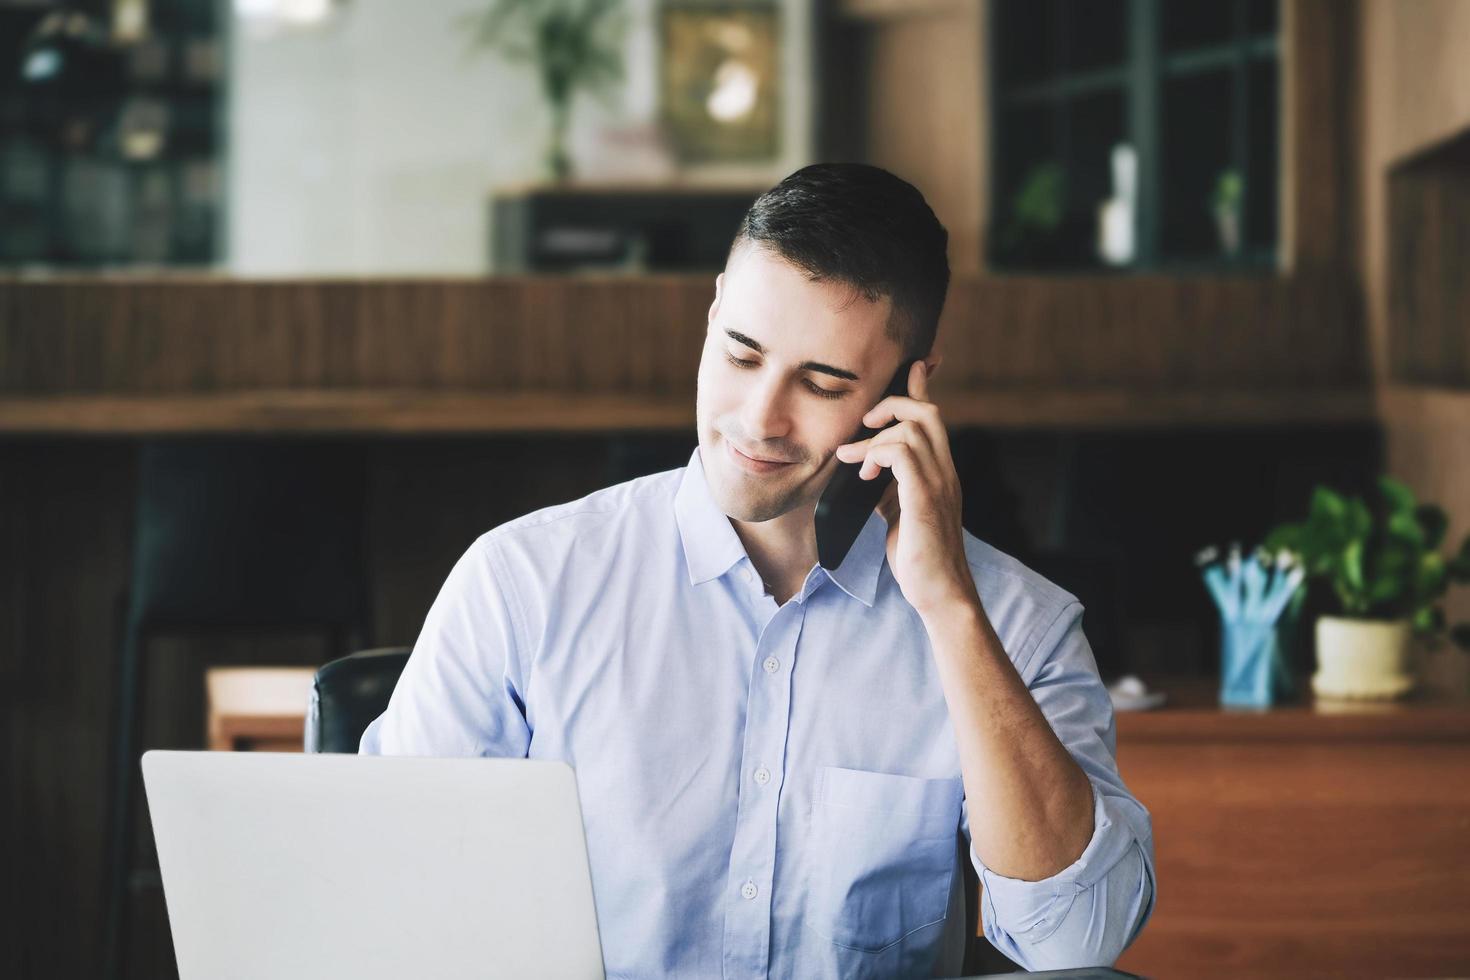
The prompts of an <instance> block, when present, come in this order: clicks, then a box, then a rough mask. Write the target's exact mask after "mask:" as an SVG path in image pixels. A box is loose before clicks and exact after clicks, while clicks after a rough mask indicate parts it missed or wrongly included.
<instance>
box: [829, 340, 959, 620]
mask: <svg viewBox="0 0 1470 980" xmlns="http://www.w3.org/2000/svg"><path fill="white" fill-rule="evenodd" d="M926 371H927V369H926V367H925V365H924V362H923V361H916V362H915V363H914V364H913V365H912V366H911V367H910V368H909V395H908V397H907V398H905V397H902V396H896V395H895V396H890V397H888V398H885V399H883V400H882V401H881V402H879V403H878V404H877V405H874V406H873V408H872V409H871V410H870V411H869V412H868V414H867V415H865V416H864V417H863V424H864V425H866V426H867V427H868V428H870V429H876V428H878V427H879V426H883V425H887V424H888V423H889V422H890V421H892V420H894V419H897V420H898V422H897V424H895V425H891V426H889V427H888V428H886V429H884V430H883V431H882V432H880V433H878V434H877V435H876V436H873V437H872V438H870V439H863V440H860V441H858V442H850V443H845V444H844V445H841V446H838V447H837V458H838V459H840V460H842V461H843V462H845V463H855V462H857V461H858V460H862V461H863V465H862V469H861V470H860V471H859V475H860V476H861V477H862V478H863V479H865V480H870V479H872V478H873V477H875V476H877V475H878V471H879V469H880V468H881V467H885V466H886V467H889V468H891V469H892V470H893V476H894V481H893V484H892V485H891V486H889V488H888V490H887V491H886V492H885V493H884V494H883V499H882V500H881V501H880V502H879V503H878V511H879V513H881V514H882V515H883V519H884V520H885V521H887V522H888V565H889V567H890V568H891V569H892V570H893V577H894V579H895V580H897V582H898V587H899V589H900V590H902V592H903V596H904V598H905V599H906V600H908V603H909V605H911V606H913V607H914V609H915V610H916V611H917V612H918V613H919V614H920V616H925V615H927V614H928V613H930V612H932V611H938V610H940V609H942V608H944V607H945V606H946V605H947V604H949V603H953V602H954V601H956V600H958V601H961V602H967V603H975V602H977V601H978V596H977V594H976V591H975V580H974V578H973V577H972V576H971V574H970V566H969V563H968V562H967V561H966V559H965V541H964V535H963V532H962V530H961V527H960V514H961V502H962V501H961V495H960V480H959V475H958V474H957V473H956V472H955V468H954V459H953V458H952V457H951V456H950V452H949V434H948V433H947V432H945V430H944V423H943V422H942V421H941V420H940V418H939V407H938V406H937V405H935V404H934V403H933V402H931V401H929V379H928V376H927V373H926Z"/></svg>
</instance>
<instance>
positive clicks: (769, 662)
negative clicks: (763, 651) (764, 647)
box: [761, 657, 781, 674]
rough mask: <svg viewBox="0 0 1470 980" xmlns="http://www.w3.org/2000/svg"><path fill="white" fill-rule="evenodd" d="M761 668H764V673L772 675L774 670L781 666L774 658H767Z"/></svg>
mask: <svg viewBox="0 0 1470 980" xmlns="http://www.w3.org/2000/svg"><path fill="white" fill-rule="evenodd" d="M761 666H762V667H764V668H766V673H768V674H774V673H775V672H776V670H777V669H778V668H779V667H780V666H781V661H779V660H777V659H776V658H775V657H767V658H766V659H765V662H764V663H762V664H761Z"/></svg>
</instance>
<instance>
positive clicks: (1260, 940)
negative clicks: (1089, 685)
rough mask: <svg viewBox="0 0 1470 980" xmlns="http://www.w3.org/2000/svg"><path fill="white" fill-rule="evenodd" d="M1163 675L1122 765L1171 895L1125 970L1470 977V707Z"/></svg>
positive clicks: (1162, 891)
mask: <svg viewBox="0 0 1470 980" xmlns="http://www.w3.org/2000/svg"><path fill="white" fill-rule="evenodd" d="M1151 686H1155V687H1159V688H1160V689H1163V690H1166V691H1168V692H1169V696H1170V703H1169V705H1167V706H1166V707H1165V708H1162V709H1160V710H1158V711H1153V712H1141V713H1139V712H1134V713H1129V712H1119V713H1118V717H1117V725H1118V761H1119V766H1120V769H1121V771H1122V774H1123V778H1124V780H1125V781H1126V782H1127V784H1128V787H1129V789H1131V790H1132V791H1133V793H1134V794H1135V795H1136V796H1137V797H1138V799H1139V800H1140V801H1141V802H1142V803H1143V805H1144V806H1146V807H1148V809H1149V811H1150V813H1151V814H1152V817H1153V827H1154V845H1155V857H1156V861H1157V871H1158V880H1159V889H1158V905H1157V907H1156V908H1155V910H1154V916H1153V919H1152V920H1151V921H1150V922H1149V924H1148V925H1147V926H1146V927H1145V928H1144V931H1143V933H1142V935H1140V936H1139V938H1138V940H1137V941H1136V942H1135V943H1134V945H1133V946H1132V947H1131V948H1130V949H1129V950H1128V951H1127V952H1126V953H1124V955H1123V957H1122V958H1121V959H1120V960H1119V961H1118V964H1117V965H1118V967H1119V969H1123V970H1128V971H1131V972H1134V973H1140V974H1143V975H1146V976H1155V977H1183V976H1188V977H1209V976H1232V977H1239V976H1250V977H1274V976H1280V977H1304V976H1375V977H1382V976H1435V975H1438V976H1447V975H1464V974H1465V973H1467V972H1470V857H1467V855H1470V705H1467V704H1466V703H1465V702H1447V701H1406V702H1402V703H1398V704H1388V705H1371V706H1369V705H1364V706H1353V705H1342V706H1336V707H1333V706H1329V705H1320V706H1313V705H1310V704H1306V705H1293V706H1288V707H1281V708H1276V709H1272V710H1269V711H1264V712H1252V711H1235V710H1231V711H1226V710H1222V709H1220V708H1219V707H1218V706H1217V705H1216V703H1215V698H1216V694H1217V691H1216V687H1215V685H1214V683H1213V682H1211V681H1200V680H1191V681H1185V682H1179V683H1174V684H1170V683H1167V682H1161V683H1158V684H1151ZM1298 689H1299V690H1304V689H1306V688H1305V686H1304V684H1303V685H1302V686H1299V688H1298Z"/></svg>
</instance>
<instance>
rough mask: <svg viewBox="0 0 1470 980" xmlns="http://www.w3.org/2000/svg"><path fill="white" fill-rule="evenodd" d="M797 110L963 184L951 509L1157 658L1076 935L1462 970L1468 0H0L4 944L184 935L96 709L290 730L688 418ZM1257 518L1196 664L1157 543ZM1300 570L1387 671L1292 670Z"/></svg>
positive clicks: (936, 183)
mask: <svg viewBox="0 0 1470 980" xmlns="http://www.w3.org/2000/svg"><path fill="white" fill-rule="evenodd" d="M823 160H852V161H862V162H868V163H873V164H877V165H879V166H883V167H886V168H888V169H890V170H892V171H893V172H895V173H897V174H898V175H900V176H902V177H904V178H905V179H907V180H909V181H910V182H912V183H914V184H915V185H916V186H917V187H918V188H919V189H920V190H921V191H922V192H923V193H924V195H925V196H926V198H927V199H928V201H929V202H930V204H931V205H932V206H933V207H934V209H935V211H936V213H937V214H938V216H939V218H940V220H941V221H942V222H943V223H944V224H945V225H946V227H947V228H948V230H949V233H950V262H951V266H952V268H953V271H954V282H953V285H952V287H951V291H950V295H949V299H948V302H947V305H946V309H945V313H944V318H943V321H942V325H941V329H940V334H939V340H938V349H939V351H940V352H941V353H942V354H943V355H944V357H945V367H944V369H943V370H942V371H941V372H940V374H939V375H938V377H937V378H936V381H935V389H936V400H937V401H939V403H940V405H941V408H942V410H943V412H944V415H945V418H946V420H947V423H948V425H949V428H950V432H951V439H952V442H953V445H954V451H955V457H956V461H957V464H958V466H959V469H960V476H961V480H962V482H963V485H964V488H965V494H966V499H965V525H966V527H967V528H968V529H969V530H970V531H971V532H972V533H974V534H976V535H978V536H980V537H981V538H983V539H985V540H987V541H989V542H990V543H992V544H994V545H995V546H996V547H998V548H1000V549H1002V550H1003V551H1007V552H1009V553H1011V554H1013V555H1015V556H1017V557H1018V558H1020V559H1021V560H1023V561H1025V562H1026V563H1027V564H1029V565H1031V566H1032V567H1034V568H1036V569H1038V570H1039V571H1041V572H1043V573H1044V574H1046V575H1048V576H1049V577H1051V578H1052V579H1054V580H1055V581H1057V582H1058V583H1060V584H1061V585H1063V586H1064V587H1066V588H1067V589H1069V590H1071V591H1072V592H1074V593H1075V594H1076V595H1077V596H1078V597H1079V598H1080V599H1082V601H1083V602H1084V604H1085V606H1086V609H1087V612H1086V617H1085V628H1086V631H1087V634H1088V637H1089V639H1090V640H1091V643H1092V646H1093V649H1094V651H1095V654H1096V656H1097V660H1098V666H1099V670H1100V672H1101V674H1102V675H1103V678H1104V680H1105V681H1108V682H1109V683H1110V684H1115V683H1116V682H1119V681H1123V680H1125V679H1128V678H1135V679H1140V680H1141V682H1142V683H1143V684H1144V685H1145V686H1146V688H1147V690H1148V691H1149V692H1153V693H1154V694H1156V695H1157V694H1162V695H1163V696H1164V697H1163V702H1162V704H1161V705H1159V704H1158V701H1159V698H1158V697H1157V696H1155V697H1154V698H1152V699H1149V698H1146V697H1145V698H1138V697H1134V699H1133V701H1132V702H1130V701H1129V700H1128V699H1127V691H1129V690H1135V688H1136V685H1134V684H1132V682H1130V683H1128V684H1124V685H1122V687H1120V688H1119V690H1120V691H1121V692H1122V693H1121V694H1120V696H1119V697H1118V698H1117V699H1115V703H1116V704H1118V706H1119V709H1120V710H1119V712H1118V720H1117V727H1118V740H1119V761H1120V766H1121V768H1122V772H1123V776H1124V778H1125V780H1127V781H1128V783H1129V785H1130V787H1132V788H1133V789H1134V791H1135V793H1136V794H1137V795H1138V796H1139V798H1140V800H1141V801H1142V802H1143V803H1144V804H1145V805H1146V806H1148V807H1149V808H1150V810H1151V811H1152V812H1153V814H1154V819H1155V833H1156V837H1157V845H1156V846H1157V852H1158V860H1159V865H1158V868H1159V880H1160V898H1159V904H1158V909H1157V911H1156V913H1155V918H1154V920H1153V922H1152V923H1151V924H1150V925H1149V927H1148V928H1147V929H1146V930H1145V932H1144V934H1143V936H1142V937H1141V938H1140V939H1139V940H1138V942H1137V943H1136V944H1135V946H1134V947H1133V948H1132V949H1130V950H1129V951H1128V953H1126V954H1125V956H1124V958H1123V959H1122V960H1121V961H1120V962H1119V966H1120V967H1121V968H1124V969H1129V970H1134V971H1136V972H1139V973H1144V974H1150V975H1157V976H1172V975H1184V974H1188V975H1196V976H1203V975H1225V974H1227V973H1235V974H1239V973H1248V974H1251V975H1260V976H1268V975H1281V976H1304V975H1317V974H1320V975H1334V976H1345V975H1363V976H1448V975H1466V974H1470V942H1467V939H1466V933H1465V930H1464V922H1465V921H1466V916H1467V914H1470V863H1467V862H1466V860H1465V858H1464V857H1463V853H1464V850H1465V849H1464V841H1465V839H1466V832H1467V831H1470V809H1467V804H1470V789H1467V788H1466V787H1465V781H1464V778H1463V774H1464V772H1465V771H1466V770H1467V764H1470V710H1467V709H1466V707H1465V701H1466V698H1467V696H1470V669H1467V664H1470V656H1467V655H1466V654H1465V653H1464V652H1462V651H1461V650H1460V649H1458V648H1457V646H1456V645H1455V644H1454V643H1453V642H1452V641H1451V638H1452V636H1454V635H1455V634H1454V633H1453V629H1454V627H1455V624H1458V623H1463V622H1464V621H1465V620H1467V619H1470V597H1467V594H1470V589H1466V588H1464V586H1463V584H1461V582H1460V581H1459V580H1458V579H1457V575H1458V574H1459V573H1460V571H1461V570H1462V569H1463V570H1465V574H1466V578H1470V542H1466V544H1464V545H1462V544H1461V542H1462V540H1463V539H1465V538H1466V535H1467V532H1470V276H1467V275H1466V272H1467V270H1470V239H1467V235H1466V229H1467V228H1470V0H989V2H985V0H720V2H713V0H622V2H618V0H500V2H491V0H416V2H413V3H409V2H401V0H233V2H228V0H76V2H63V0H0V636H3V638H4V642H3V643H0V699H3V704H4V711H3V724H4V726H5V736H6V737H5V739H4V750H3V751H4V753H5V755H4V757H3V758H4V762H5V765H4V768H3V770H0V778H3V779H4V784H5V785H4V790H3V793H0V795H3V798H4V801H5V802H4V813H5V816H6V820H7V825H6V827H5V831H4V834H3V846H4V847H5V849H6V851H5V860H4V862H3V864H4V866H5V867H6V868H7V869H8V870H9V872H10V873H9V874H7V875H6V876H5V878H6V880H5V885H4V887H5V888H6V889H7V892H8V899H9V900H8V901H7V902H6V905H7V906H8V907H9V908H11V909H13V910H16V911H15V912H14V913H13V914H12V915H9V916H6V917H3V922H4V924H3V930H4V931H3V932H0V949H3V950H5V951H6V952H5V953H3V954H0V962H3V959H6V958H8V959H12V960H13V962H14V964H15V966H16V968H17V969H16V970H14V971H10V972H12V973H13V974H14V975H21V976H37V977H40V976H77V977H90V976H97V975H104V974H105V975H110V976H122V975H127V976H148V977H151V976H170V975H173V971H174V965H173V954H172V948H171V945H170V939H169V933H168V927H167V918H166V911H165V907H164V903H163V898H162V892H161V889H160V887H159V879H158V872H157V866H156V858H155V857H154V856H153V854H152V841H151V834H150V832H149V829H148V826H147V821H146V813H145V812H144V809H143V806H142V802H141V799H140V791H141V787H140V786H138V785H137V779H136V765H135V764H132V762H130V760H135V759H136V755H137V752H140V751H142V750H143V749H146V748H152V747H184V748H190V747H192V748H202V747H206V746H209V747H216V748H223V749H248V748H297V749H299V748H301V747H302V741H301V737H300V733H301V731H302V726H303V724H304V717H303V716H304V714H305V711H306V701H307V696H308V693H309V691H310V688H311V685H312V676H313V671H314V670H315V669H316V668H317V667H319V666H320V665H322V664H324V663H326V662H327V661H329V660H333V659H335V658H337V657H339V656H341V655H343V654H346V653H350V652H353V651H361V650H365V649H381V648H390V647H391V648H405V647H409V646H411V645H412V643H413V641H414V639H415V637H416V636H417V633H418V630H419V628H420V626H421V625H422V622H423V616H424V613H425V612H426V611H427V609H428V607H429V604H430V603H431V602H432V601H433V598H434V596H435V595H436V594H437V591H438V588H439V586H440V585H441V584H442V582H443V580H444V577H445V575H446V574H447V573H448V571H449V568H450V567H451V566H452V565H453V563H454V561H455V560H456V559H457V558H458V557H459V555H460V554H462V553H463V551H464V550H465V549H466V548H467V547H468V546H469V544H470V543H471V542H472V541H473V540H474V538H475V537H476V536H478V535H479V534H480V533H483V532H484V531H486V530H488V529H490V528H492V527H494V526H495V525H497V524H499V523H501V522H503V521H505V520H508V519H510V518H512V517H515V516H518V515H520V514H523V513H526V512H527V511H530V510H533V509H536V508H538V507H543V506H547V505H550V504H554V503H559V502H563V501H566V500H570V499H573V498H575V497H578V496H581V495H583V494H585V493H588V492H591V491H592V490H594V489H597V488H599V487H603V486H606V485H608V484H610V483H613V482H617V481H621V480H626V479H631V478H633V477H636V476H639V475H643V474H646V473H652V472H656V471H659V470H663V469H668V468H672V467H677V466H682V465H684V463H686V462H687V460H688V458H689V454H690V453H691V452H692V450H693V448H694V446H695V445H696V441H697V440H696V436H695V432H694V380H695V371H696V368H697V364H698V358H699V350H700V346H701V342H702V333H703V328H704V322H705V312H706V310H707V307H708V304H709V302H710V300H711V299H712V297H713V278H714V275H715V274H716V273H717V272H718V271H719V270H720V268H721V267H722V265H723V259H724V254H725V250H726V249H727V248H728V245H729V242H730V237H731V235H732V233H733V232H734V229H735V226H736V225H737V223H738V222H739V219H740V217H741V215H742V214H743V212H744V209H745V208H746V207H748V205H749V204H750V203H751V201H752V200H754V198H755V197H756V196H757V195H758V194H759V193H761V192H762V191H763V190H765V189H766V188H768V187H770V186H771V185H773V184H774V183H776V182H777V181H779V180H780V179H781V178H782V177H783V176H785V175H786V174H788V173H790V172H791V171H793V170H795V169H797V168H798V167H800V166H803V165H805V164H807V163H811V162H815V161H823ZM1384 477H1389V478H1391V479H1392V480H1393V481H1394V482H1393V484H1392V486H1391V487H1390V488H1389V489H1388V490H1385V489H1384V487H1383V484H1382V483H1381V479H1382V478H1384ZM1404 494H1407V495H1408V496H1407V497H1405V496H1404ZM1355 501H1356V502H1355ZM1360 515H1361V519H1359V516H1360ZM1395 515H1399V516H1397V517H1396V516H1395ZM1405 515H1407V516H1405ZM1283 528H1285V529H1286V530H1282V529H1283ZM1304 528H1305V530H1304ZM1273 532H1275V533H1274V534H1273ZM1268 536H1270V539H1271V540H1272V541H1273V542H1276V543H1277V544H1280V543H1282V542H1293V543H1294V547H1295V549H1296V552H1297V553H1298V557H1299V558H1302V559H1303V560H1304V561H1306V563H1307V564H1308V565H1309V566H1311V569H1312V575H1311V576H1309V578H1308V579H1307V581H1306V582H1304V583H1303V584H1302V586H1301V589H1300V591H1299V592H1298V593H1296V594H1295V598H1294V599H1293V602H1292V604H1291V606H1290V607H1289V608H1288V609H1287V611H1286V612H1285V613H1283V615H1282V618H1281V619H1280V621H1279V622H1275V623H1273V624H1268V626H1270V628H1271V636H1270V642H1269V644H1268V646H1269V650H1268V651H1267V654H1268V661H1269V663H1271V664H1273V665H1274V666H1273V668H1272V669H1273V671H1275V680H1273V681H1271V682H1270V683H1269V684H1267V685H1266V687H1265V688H1263V689H1262V690H1260V691H1257V692H1256V693H1254V694H1253V695H1250V696H1249V697H1247V698H1246V700H1247V701H1248V702H1251V703H1248V704H1247V705H1245V707H1246V708H1247V709H1248V710H1244V711H1241V710H1228V709H1227V707H1222V704H1221V702H1222V700H1226V698H1225V694H1226V693H1227V688H1228V687H1229V685H1228V684H1225V683H1224V680H1225V673H1226V671H1225V668H1226V667H1227V666H1228V665H1229V664H1230V663H1231V662H1232V660H1231V658H1232V656H1233V654H1232V653H1231V651H1232V650H1235V649H1236V646H1235V644H1236V643H1237V642H1238V640H1239V634H1238V633H1235V632H1232V631H1231V628H1230V626H1231V624H1230V623H1229V622H1228V617H1226V618H1222V609H1221V608H1219V607H1217V604H1216V601H1214V599H1213V597H1212V594H1211V592H1210V591H1209V590H1208V589H1207V588H1206V587H1205V584H1204V582H1203V581H1202V579H1201V575H1200V569H1199V567H1198V566H1197V563H1196V556H1197V553H1199V552H1200V551H1201V549H1203V548H1206V547H1208V546H1214V547H1215V548H1216V549H1218V551H1219V553H1220V554H1222V555H1223V554H1224V553H1225V552H1226V550H1227V549H1228V548H1229V546H1230V545H1231V544H1232V543H1234V544H1238V545H1239V546H1240V548H1241V549H1242V550H1243V552H1244V553H1245V554H1246V555H1249V554H1250V552H1251V550H1252V549H1254V548H1255V547H1256V546H1257V545H1258V544H1260V543H1262V542H1264V541H1266V540H1267V539H1268ZM1334 616H1335V617H1339V618H1347V619H1356V620H1371V621H1380V622H1389V623H1397V624H1400V625H1401V626H1403V628H1404V631H1407V630H1409V628H1410V627H1412V631H1413V632H1412V636H1409V635H1408V634H1407V632H1406V633H1405V635H1404V637H1401V642H1400V646H1399V647H1397V648H1396V649H1395V651H1394V652H1392V654H1391V659H1392V663H1391V664H1390V666H1388V667H1386V668H1383V669H1382V670H1381V671H1380V673H1381V675H1382V677H1380V679H1383V678H1387V680H1386V681H1385V684H1386V685H1387V686H1386V687H1384V688H1383V689H1380V690H1376V692H1375V691H1374V690H1368V689H1367V688H1364V687H1363V685H1362V684H1359V689H1357V690H1353V689H1351V688H1352V684H1351V683H1349V682H1348V681H1343V682H1342V683H1344V684H1347V685H1348V689H1342V690H1338V691H1337V694H1338V695H1339V696H1338V697H1336V698H1328V697H1324V696H1322V694H1323V692H1324V691H1327V690H1328V687H1329V686H1330V685H1328V684H1327V682H1322V683H1323V685H1324V686H1321V687H1319V686H1316V684H1317V682H1316V681H1314V677H1322V676H1326V677H1329V678H1332V677H1338V676H1339V675H1338V673H1336V672H1337V671H1338V670H1339V669H1342V670H1346V668H1338V667H1334V666H1333V665H1332V664H1331V663H1329V660H1328V656H1327V652H1325V651H1324V649H1322V648H1321V645H1320V644H1319V642H1318V640H1319V637H1320V635H1321V634H1320V632H1319V626H1320V621H1321V620H1322V619H1324V618H1331V617H1334ZM1262 662H1263V663H1265V662H1267V661H1262ZM231 671H235V673H231ZM1348 674H1352V672H1351V671H1347V673H1344V674H1343V675H1342V676H1343V677H1347V676H1348ZM1352 676H1353V677H1357V676H1358V675H1357V674H1352ZM1353 683H1357V682H1356V681H1354V682H1353ZM1369 687H1371V685H1369ZM1389 688H1392V689H1393V693H1391V694H1385V693H1384V692H1385V691H1386V690H1388V689H1389ZM1405 689H1407V693H1405ZM1135 693H1136V690H1135ZM1142 705H1149V706H1153V707H1152V710H1142V711H1141V710H1131V709H1133V708H1136V707H1139V706H1142ZM1004 966H1005V962H1004V961H1002V962H1001V963H999V964H997V968H1002V967H1004Z"/></svg>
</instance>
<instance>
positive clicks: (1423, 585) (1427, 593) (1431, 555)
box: [1414, 551, 1446, 602]
mask: <svg viewBox="0 0 1470 980" xmlns="http://www.w3.org/2000/svg"><path fill="white" fill-rule="evenodd" d="M1445 575H1446V572H1445V561H1444V559H1443V558H1441V557H1440V556H1439V553H1438V552H1434V551H1426V552H1424V553H1423V554H1422V555H1420V556H1419V567H1418V569H1416V571H1415V575H1414V595H1415V596H1416V597H1418V599H1419V600H1420V601H1421V602H1422V601H1424V600H1426V599H1436V598H1438V597H1439V596H1440V595H1442V594H1443V593H1444V590H1445Z"/></svg>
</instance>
